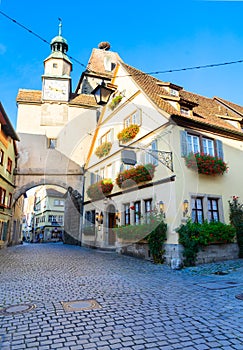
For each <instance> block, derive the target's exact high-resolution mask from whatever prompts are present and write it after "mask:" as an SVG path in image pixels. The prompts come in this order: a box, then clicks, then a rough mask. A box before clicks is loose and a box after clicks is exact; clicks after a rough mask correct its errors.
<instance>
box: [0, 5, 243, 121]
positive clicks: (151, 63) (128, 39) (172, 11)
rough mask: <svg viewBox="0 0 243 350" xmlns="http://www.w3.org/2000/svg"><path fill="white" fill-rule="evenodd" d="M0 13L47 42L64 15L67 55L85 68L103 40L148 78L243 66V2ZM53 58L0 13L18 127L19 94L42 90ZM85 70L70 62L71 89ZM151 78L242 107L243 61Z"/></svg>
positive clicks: (1, 64) (5, 80) (6, 88)
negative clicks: (46, 65) (46, 64)
mask: <svg viewBox="0 0 243 350" xmlns="http://www.w3.org/2000/svg"><path fill="white" fill-rule="evenodd" d="M0 11H2V12H3V13H5V14H7V15H8V16H10V17H11V18H13V19H15V20H16V21H18V22H20V23H21V24H22V25H24V26H25V27H27V28H29V29H30V30H32V31H33V32H35V33H36V34H38V35H39V36H41V37H42V38H44V39H45V40H47V41H48V42H50V41H51V39H52V38H53V37H54V36H56V35H57V34H58V23H59V22H58V17H60V18H61V19H62V23H63V36H64V37H65V38H66V39H67V41H68V44H69V51H68V54H69V55H70V56H72V57H73V58H75V59H76V60H78V61H79V62H81V63H82V64H83V65H84V66H85V65H86V64H87V62H88V59H89V56H90V53H91V50H92V48H97V47H98V44H99V43H100V42H101V41H109V42H110V44H111V50H112V51H116V52H118V53H119V55H120V56H121V58H122V59H123V60H124V61H125V62H126V63H127V64H129V65H131V66H134V67H135V68H138V69H141V70H142V71H144V72H154V71H164V70H170V69H180V68H184V67H193V66H201V65H206V64H214V63H223V62H232V61H238V60H243V26H242V13H243V2H242V1H197V0H190V1H189V0H184V1H183V0H180V1H179V0H174V1H162V0H150V1H148V2H145V3H143V2H141V1H138V0H132V1H129V2H128V1H126V0H124V1H120V2H119V1H116V2H115V1H110V0H106V1H104V2H103V1H100V0H99V1H97V0H93V1H80V0H73V1H69V2H68V1H63V0H59V1H58V0H51V1H50V0H49V1H47V0H42V1H36V2H33V0H26V1H25V0H22V1H21V0H13V1H9V0H0ZM49 54H50V47H49V46H48V44H47V43H45V42H43V41H41V40H40V39H38V38H37V37H36V36H34V35H32V34H30V33H29V32H28V31H26V30H24V29H23V28H21V27H20V26H18V25H16V24H14V23H13V22H12V21H10V20H9V19H7V18H6V17H4V16H3V15H2V14H0V77H1V79H0V101H1V102H2V104H3V106H4V108H5V110H6V112H7V114H8V116H9V118H10V120H11V122H12V124H13V126H14V127H15V126H16V116H17V108H16V102H15V99H16V96H17V93H18V89H20V88H21V89H22V88H24V89H37V90H40V89H41V75H42V74H43V61H44V59H45V58H46V57H47V56H48V55H49ZM83 70H84V67H83V66H82V65H81V64H78V63H76V62H74V61H73V72H72V80H73V89H74V88H75V87H76V84H77V82H78V79H79V77H80V75H81V73H82V72H83ZM154 76H156V77H157V78H158V79H161V80H163V81H171V82H173V83H174V84H177V85H180V86H183V87H184V89H185V90H188V91H191V92H195V93H198V94H201V95H204V96H208V97H213V96H219V97H222V98H224V99H228V100H230V101H232V102H235V103H237V104H241V105H243V97H242V78H243V63H238V64H232V65H224V66H220V67H215V68H207V69H196V70H187V71H182V72H174V73H166V74H156V75H154ZM30 122H31V121H30Z"/></svg>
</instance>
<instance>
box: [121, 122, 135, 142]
mask: <svg viewBox="0 0 243 350" xmlns="http://www.w3.org/2000/svg"><path fill="white" fill-rule="evenodd" d="M138 132H139V126H138V125H137V124H131V125H129V126H128V127H126V128H124V129H123V130H122V131H120V132H119V133H118V134H117V138H118V140H119V141H122V142H128V141H129V140H132V139H134V137H135V136H136V135H137V133H138Z"/></svg>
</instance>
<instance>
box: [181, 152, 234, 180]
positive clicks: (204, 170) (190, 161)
mask: <svg viewBox="0 0 243 350" xmlns="http://www.w3.org/2000/svg"><path fill="white" fill-rule="evenodd" d="M185 163H186V166H187V167H188V168H189V169H192V170H194V171H197V172H198V173H199V174H204V175H223V174H224V172H225V171H227V169H228V166H227V164H226V163H225V162H224V161H223V160H222V159H221V158H218V157H214V156H210V155H209V154H203V153H195V154H194V153H190V154H189V155H188V156H187V157H185Z"/></svg>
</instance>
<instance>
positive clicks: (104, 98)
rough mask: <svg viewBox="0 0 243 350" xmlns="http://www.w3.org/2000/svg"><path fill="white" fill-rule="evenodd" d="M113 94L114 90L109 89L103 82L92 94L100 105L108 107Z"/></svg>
mask: <svg viewBox="0 0 243 350" xmlns="http://www.w3.org/2000/svg"><path fill="white" fill-rule="evenodd" d="M113 92H114V89H110V88H108V87H107V86H106V85H105V82H104V80H103V81H102V83H101V84H100V85H98V86H96V88H95V89H94V90H93V91H92V92H91V94H92V95H94V97H95V100H96V103H97V104H98V105H106V104H107V102H108V101H109V98H110V96H111V94H112V93H113Z"/></svg>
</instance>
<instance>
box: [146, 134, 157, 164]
mask: <svg viewBox="0 0 243 350" xmlns="http://www.w3.org/2000/svg"><path fill="white" fill-rule="evenodd" d="M157 150H158V146H157V140H153V141H152V143H151V145H150V147H149V148H148V152H146V151H145V152H146V153H145V163H146V164H149V163H151V164H153V165H155V166H157V165H158V163H159V162H158V152H157Z"/></svg>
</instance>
